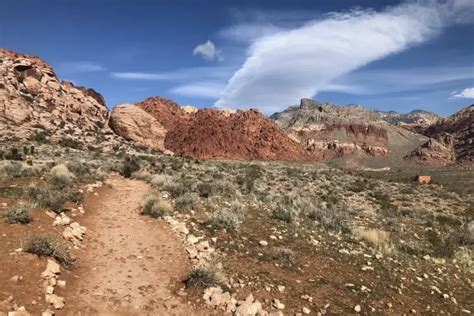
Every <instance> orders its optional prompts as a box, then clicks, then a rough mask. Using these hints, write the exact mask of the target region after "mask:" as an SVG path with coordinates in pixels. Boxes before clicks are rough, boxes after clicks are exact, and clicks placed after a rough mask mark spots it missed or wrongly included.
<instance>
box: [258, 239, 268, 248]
mask: <svg viewBox="0 0 474 316" xmlns="http://www.w3.org/2000/svg"><path fill="white" fill-rule="evenodd" d="M259 244H260V246H263V247H266V246H268V242H267V241H265V240H260V242H259Z"/></svg>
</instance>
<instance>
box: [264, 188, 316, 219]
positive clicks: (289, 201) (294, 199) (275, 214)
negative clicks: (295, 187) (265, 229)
mask: <svg viewBox="0 0 474 316" xmlns="http://www.w3.org/2000/svg"><path fill="white" fill-rule="evenodd" d="M311 204H312V203H311V201H309V200H306V199H303V198H301V197H298V196H297V195H294V194H285V195H283V196H281V197H279V198H277V200H276V206H275V207H274V209H273V211H272V214H271V217H272V218H275V219H278V220H280V221H284V222H287V223H292V222H294V221H296V220H297V219H298V217H299V215H300V214H301V213H306V212H308V211H309V209H310V208H311Z"/></svg>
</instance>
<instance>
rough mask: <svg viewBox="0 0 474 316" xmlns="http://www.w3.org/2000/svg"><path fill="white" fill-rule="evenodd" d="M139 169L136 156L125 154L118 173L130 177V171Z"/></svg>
mask: <svg viewBox="0 0 474 316" xmlns="http://www.w3.org/2000/svg"><path fill="white" fill-rule="evenodd" d="M138 170H140V165H139V164H138V162H137V160H136V158H134V157H131V156H127V157H125V161H124V163H123V165H122V168H121V170H120V175H122V176H123V177H125V178H130V177H131V176H132V173H134V172H136V171H138Z"/></svg>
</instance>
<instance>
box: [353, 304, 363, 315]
mask: <svg viewBox="0 0 474 316" xmlns="http://www.w3.org/2000/svg"><path fill="white" fill-rule="evenodd" d="M361 310H362V308H361V307H360V305H356V306H354V311H355V312H356V313H360V311H361Z"/></svg>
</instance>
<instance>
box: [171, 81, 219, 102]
mask: <svg viewBox="0 0 474 316" xmlns="http://www.w3.org/2000/svg"><path fill="white" fill-rule="evenodd" d="M224 88H225V84H222V83H218V82H194V83H190V84H184V85H180V86H177V87H174V88H172V89H171V90H170V92H171V93H173V94H176V95H182V96H187V97H194V98H202V99H214V100H215V99H217V98H219V97H220V94H221V92H222V91H223V90H224Z"/></svg>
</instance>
